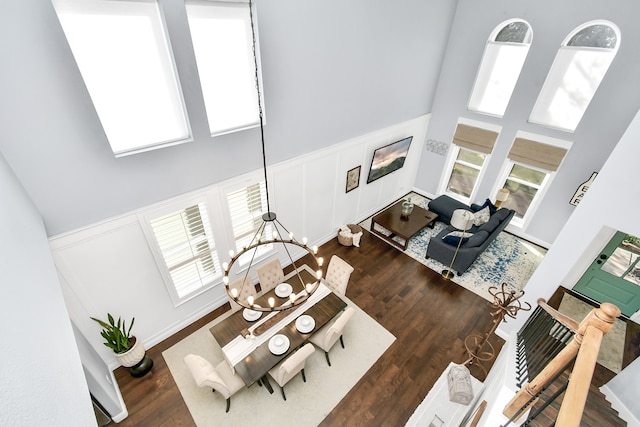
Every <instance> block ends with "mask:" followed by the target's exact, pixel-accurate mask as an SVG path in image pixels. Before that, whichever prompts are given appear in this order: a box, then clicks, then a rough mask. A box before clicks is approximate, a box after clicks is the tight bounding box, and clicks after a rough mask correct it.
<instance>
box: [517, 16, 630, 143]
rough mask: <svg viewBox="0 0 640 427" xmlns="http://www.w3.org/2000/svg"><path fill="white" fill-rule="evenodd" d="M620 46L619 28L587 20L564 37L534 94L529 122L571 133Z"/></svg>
mask: <svg viewBox="0 0 640 427" xmlns="http://www.w3.org/2000/svg"><path fill="white" fill-rule="evenodd" d="M619 47H620V30H619V29H618V28H617V27H616V26H615V25H614V24H612V23H611V22H606V21H591V22H587V23H586V24H583V25H582V26H580V27H578V28H576V29H575V30H574V31H573V32H572V33H571V34H569V36H568V37H567V38H566V39H565V40H564V42H563V43H562V46H561V47H560V49H559V50H558V53H557V54H556V59H555V60H554V61H553V65H552V66H551V69H550V70H549V74H548V75H547V79H546V80H545V82H544V85H543V86H542V90H541V91H540V94H539V95H538V100H537V101H536V103H535V105H534V107H533V111H532V112H531V116H530V117H529V121H530V122H531V123H536V124H540V125H543V126H549V127H552V128H556V129H560V130H564V131H567V132H573V131H574V130H575V129H576V127H577V126H578V123H580V120H581V119H582V116H583V115H584V112H585V111H586V110H587V107H588V106H589V102H591V99H592V98H593V95H594V94H595V93H596V90H597V89H598V86H599V85H600V82H602V79H603V78H604V76H605V74H606V73H607V70H608V69H609V65H611V62H612V61H613V58H615V56H616V53H617V52H618V48H619Z"/></svg>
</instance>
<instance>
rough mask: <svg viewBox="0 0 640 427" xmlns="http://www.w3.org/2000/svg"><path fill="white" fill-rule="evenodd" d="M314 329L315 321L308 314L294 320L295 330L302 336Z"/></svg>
mask: <svg viewBox="0 0 640 427" xmlns="http://www.w3.org/2000/svg"><path fill="white" fill-rule="evenodd" d="M315 327H316V321H315V320H314V318H313V317H311V316H309V315H308V314H303V315H302V316H300V317H298V318H297V319H296V329H297V330H298V331H299V332H302V333H303V334H308V333H309V332H311V331H313V328H315Z"/></svg>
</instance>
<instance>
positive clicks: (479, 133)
mask: <svg viewBox="0 0 640 427" xmlns="http://www.w3.org/2000/svg"><path fill="white" fill-rule="evenodd" d="M496 139H498V133H497V132H494V131H491V130H487V129H481V128H477V127H474V126H469V125H465V124H462V123H458V127H457V128H456V133H455V135H454V136H453V143H454V144H455V145H457V146H458V147H464V148H468V149H470V150H474V151H479V152H481V153H485V154H491V151H493V146H494V145H495V143H496Z"/></svg>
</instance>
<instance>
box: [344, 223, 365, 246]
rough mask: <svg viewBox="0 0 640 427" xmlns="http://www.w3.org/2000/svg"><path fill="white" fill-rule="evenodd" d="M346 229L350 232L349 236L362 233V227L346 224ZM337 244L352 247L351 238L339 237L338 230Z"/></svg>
mask: <svg viewBox="0 0 640 427" xmlns="http://www.w3.org/2000/svg"><path fill="white" fill-rule="evenodd" d="M347 227H349V230H351V234H357V233H360V232H361V231H362V227H360V226H359V225H356V224H347ZM338 243H340V244H341V245H343V246H353V238H352V237H344V236H341V235H340V230H338Z"/></svg>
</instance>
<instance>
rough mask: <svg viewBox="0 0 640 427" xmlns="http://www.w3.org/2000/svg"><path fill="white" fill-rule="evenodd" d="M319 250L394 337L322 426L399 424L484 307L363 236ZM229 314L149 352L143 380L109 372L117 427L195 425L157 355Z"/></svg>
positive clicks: (475, 326)
mask: <svg viewBox="0 0 640 427" xmlns="http://www.w3.org/2000/svg"><path fill="white" fill-rule="evenodd" d="M319 252H320V253H321V256H323V257H324V258H325V261H326V263H325V264H328V261H329V258H330V257H331V255H332V254H337V255H338V256H340V257H341V258H343V259H345V260H346V261H348V262H349V263H350V264H351V265H353V266H354V268H355V271H354V272H353V274H352V275H351V280H350V282H349V287H348V289H347V297H349V298H350V299H351V300H352V301H353V302H355V303H356V304H357V305H358V306H359V307H361V308H362V309H363V310H364V311H365V312H367V313H368V314H369V315H370V316H371V317H373V318H375V319H376V320H377V321H378V322H379V323H380V324H382V325H383V326H384V327H385V328H386V329H387V330H389V331H390V332H391V333H392V334H393V335H395V337H396V341H395V342H394V343H393V344H392V345H391V347H390V348H389V349H388V350H387V351H386V352H385V353H384V354H383V355H382V357H381V358H380V359H379V360H378V361H377V362H376V363H375V364H374V365H373V367H372V368H371V369H370V370H369V371H368V372H367V373H366V374H365V375H364V377H362V378H361V380H360V381H359V382H358V383H357V384H356V385H355V386H354V387H353V389H352V390H351V391H350V392H349V393H348V394H347V395H346V396H345V398H344V399H343V400H342V401H341V402H340V403H339V404H338V405H337V406H336V407H335V408H334V409H333V411H332V412H331V413H330V414H329V415H328V416H327V417H326V418H325V420H324V421H323V422H322V424H321V425H322V426H358V425H375V426H402V425H404V424H405V422H406V421H407V420H408V419H409V417H410V416H411V414H412V413H413V411H414V410H415V408H416V407H417V406H418V405H419V404H420V402H421V401H422V399H423V398H424V397H425V396H426V394H427V393H428V392H429V390H430V389H431V387H432V386H433V384H434V383H435V381H436V380H437V379H438V377H439V376H440V374H441V373H442V372H443V371H444V369H445V368H446V367H447V365H448V364H449V362H451V361H454V362H457V363H461V362H463V361H464V360H465V359H466V357H465V353H464V345H463V340H464V338H465V337H466V336H467V335H469V334H472V333H475V334H479V335H483V334H484V332H485V330H486V329H487V327H488V326H489V325H490V324H491V320H492V318H491V316H490V314H489V306H488V303H487V302H486V301H485V300H484V299H482V298H481V297H479V296H477V295H475V294H474V293H472V292H470V291H467V290H466V289H464V288H462V287H460V286H458V285H456V284H454V283H453V282H449V281H447V280H445V279H443V278H442V277H441V276H440V275H439V274H438V273H436V272H434V271H432V270H430V269H429V268H427V267H425V266H424V265H422V264H420V263H418V262H416V261H415V260H413V259H412V258H410V257H408V256H407V255H405V254H404V253H402V252H400V251H398V250H396V249H393V248H392V247H390V246H389V245H388V244H387V243H384V242H383V241H381V240H380V239H378V238H377V237H375V236H372V235H370V234H369V233H368V232H366V231H365V233H364V236H363V238H362V241H361V246H360V247H359V248H356V247H345V246H341V245H340V244H339V243H338V242H337V239H332V240H331V241H330V242H328V243H326V244H325V245H323V246H322V247H321V248H320V251H319ZM496 285H499V284H496ZM228 309H229V306H228V305H225V306H223V307H221V308H219V309H217V310H215V311H214V312H212V313H210V314H208V315H207V316H205V317H204V318H202V319H200V320H199V321H197V322H195V323H194V324H192V325H190V326H189V327H187V328H185V329H183V330H182V331H180V332H178V333H176V334H175V335H173V336H171V337H169V338H167V339H166V340H164V341H163V342H161V343H160V344H158V345H156V346H154V347H153V348H150V349H149V350H148V355H149V356H150V357H152V358H153V360H154V368H153V371H152V372H151V373H149V374H147V375H146V376H145V377H143V378H133V377H131V376H130V375H129V373H128V372H127V371H126V369H124V368H118V369H117V370H116V371H115V375H116V379H117V381H118V384H119V385H120V389H121V392H122V396H123V398H124V401H125V403H126V405H127V409H128V412H129V416H128V418H127V419H125V420H124V421H122V422H121V423H120V425H122V426H154V427H156V426H193V425H194V422H193V419H192V418H191V415H190V414H189V410H188V409H187V407H186V405H185V403H184V401H183V400H182V397H181V395H180V392H179V391H178V388H177V387H176V385H175V382H174V380H173V378H172V376H171V374H170V373H169V370H168V368H167V365H166V363H165V362H164V359H163V357H162V351H164V350H165V349H167V348H169V347H171V346H172V345H173V344H175V343H177V342H178V341H180V340H181V339H183V338H185V337H186V336H188V335H189V334H191V333H192V332H193V331H195V330H197V329H199V328H200V327H202V326H204V325H205V324H207V323H208V322H210V321H211V320H212V319H214V318H215V317H217V316H219V315H220V314H222V313H223V312H225V311H226V310H228ZM490 341H491V343H492V344H493V346H494V347H495V348H496V351H499V350H500V348H501V347H502V345H503V344H504V342H503V340H502V339H500V338H498V337H497V336H495V335H493V336H492V337H491V340H490ZM345 344H346V349H345V350H343V349H342V348H336V349H335V350H334V351H349V343H348V342H347V343H345ZM489 367H490V366H487V368H489ZM332 369H340V367H339V366H334V367H332ZM479 379H481V380H483V379H484V378H479ZM219 409H220V410H221V411H223V410H224V408H223V407H222V406H220V408H219ZM232 410H233V409H232ZM254 421H255V420H254ZM251 424H254V425H257V424H256V423H255V422H252V423H251Z"/></svg>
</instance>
